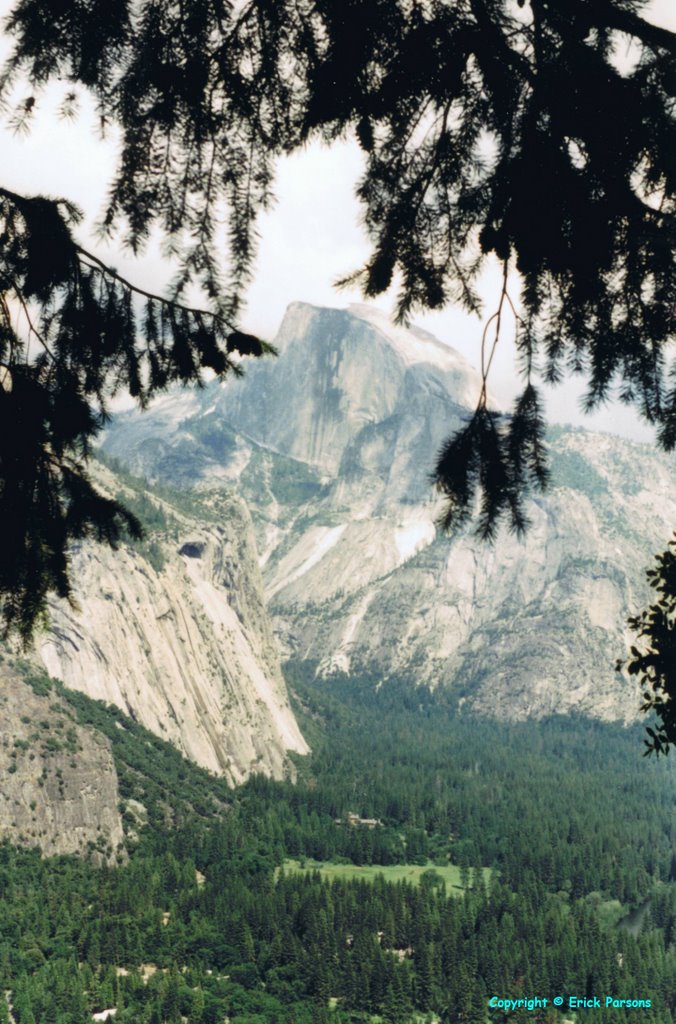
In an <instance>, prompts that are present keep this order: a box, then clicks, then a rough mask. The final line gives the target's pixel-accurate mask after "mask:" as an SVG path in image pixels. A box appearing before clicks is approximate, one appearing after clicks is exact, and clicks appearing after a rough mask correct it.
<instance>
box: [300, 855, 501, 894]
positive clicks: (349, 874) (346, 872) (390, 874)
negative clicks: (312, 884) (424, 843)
mask: <svg viewBox="0 0 676 1024" xmlns="http://www.w3.org/2000/svg"><path fill="white" fill-rule="evenodd" d="M284 871H286V872H287V873H294V874H297V873H298V872H301V873H302V872H306V871H318V872H319V874H320V875H321V876H322V878H326V879H327V880H328V881H332V880H333V879H337V878H341V879H348V880H353V879H363V880H364V881H366V882H373V881H374V879H376V878H378V876H379V875H380V876H382V877H383V878H384V879H385V881H386V882H409V883H410V884H411V885H420V879H421V878H422V877H423V875H426V876H428V877H429V878H430V879H431V880H433V879H434V875H437V876H438V877H439V878H440V879H442V880H443V881H444V883H445V885H446V888H447V889H448V890H450V889H457V890H458V891H462V885H461V884H460V868H459V867H458V866H457V865H456V864H444V865H443V866H438V865H436V864H432V863H429V864H388V865H383V864H333V863H331V862H330V861H324V862H322V861H316V860H310V859H309V858H307V859H305V860H303V861H300V860H292V859H287V860H285V861H284ZM483 873H484V881H485V882H486V884H488V882H489V880H490V876H491V869H490V868H484V869H483Z"/></svg>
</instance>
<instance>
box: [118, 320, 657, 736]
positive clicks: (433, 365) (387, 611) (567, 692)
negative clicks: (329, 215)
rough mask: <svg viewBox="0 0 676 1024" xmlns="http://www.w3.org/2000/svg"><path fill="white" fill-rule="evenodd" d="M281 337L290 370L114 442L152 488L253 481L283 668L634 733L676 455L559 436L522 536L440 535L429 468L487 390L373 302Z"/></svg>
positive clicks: (275, 364) (160, 415)
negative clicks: (647, 610)
mask: <svg viewBox="0 0 676 1024" xmlns="http://www.w3.org/2000/svg"><path fill="white" fill-rule="evenodd" d="M275 341H276V344H277V346H278V348H279V351H280V355H279V358H278V359H277V360H275V361H272V360H271V361H267V362H264V363H263V364H262V365H261V364H257V365H256V366H254V367H252V368H251V369H249V370H248V372H247V375H246V377H245V378H244V380H242V381H237V382H234V383H233V384H230V385H228V386H227V387H225V388H223V387H221V386H219V385H213V386H210V387H208V388H206V389H205V391H204V392H203V393H201V394H200V393H192V394H191V395H190V396H185V395H183V396H172V395H169V396H167V398H166V399H164V400H163V402H162V404H161V405H159V406H158V407H156V408H155V409H154V410H151V411H150V413H148V414H147V415H146V416H145V417H144V419H143V420H141V418H140V417H139V416H137V415H135V414H129V415H126V416H123V417H120V418H119V419H118V421H117V422H116V423H115V424H114V425H113V427H112V429H111V430H110V432H109V434H108V437H107V439H106V447H107V448H108V450H109V451H111V452H112V453H114V454H116V455H118V456H119V457H121V458H123V459H124V460H125V461H126V462H127V463H129V464H130V465H131V466H132V467H133V469H134V470H136V471H140V472H141V473H144V474H146V475H148V476H149V477H150V478H152V479H157V480H165V481H171V482H173V483H175V484H176V483H178V484H181V485H183V486H193V487H196V488H198V489H201V490H211V491H213V492H214V493H215V492H217V491H218V489H219V488H220V487H222V485H223V482H224V481H236V483H237V486H238V487H239V488H240V490H241V492H242V493H243V495H244V496H245V497H246V499H247V502H248V503H249V506H250V508H251V510H252V514H253V518H254V523H255V526H256V532H257V537H258V545H259V550H260V551H261V553H262V558H261V563H262V569H263V576H264V581H265V587H266V592H267V595H268V598H269V601H270V607H271V610H272V611H273V613H274V615H275V623H276V627H277V631H278V635H279V637H280V639H281V641H282V643H283V645H284V647H285V649H286V652H287V653H289V654H293V655H294V656H296V657H300V658H303V659H307V660H312V661H314V662H316V663H317V664H318V670H319V671H320V672H321V673H323V674H327V675H330V674H332V673H335V672H352V673H368V674H371V675H374V676H376V677H378V678H383V677H387V676H392V675H398V676H404V677H406V678H408V679H410V680H411V682H412V683H428V684H431V685H439V684H443V685H449V686H452V687H453V688H454V689H455V691H456V693H457V695H458V699H459V700H460V701H461V702H462V703H463V704H464V705H466V706H467V707H470V708H473V709H475V710H477V711H480V712H483V713H490V714H497V715H500V716H501V717H504V718H512V719H518V718H524V717H527V716H542V715H546V714H551V713H569V712H582V713H589V714H593V715H598V716H601V717H603V718H608V719H624V720H627V719H629V718H632V717H634V716H635V715H636V712H637V709H638V706H639V704H640V698H639V696H638V695H637V692H636V688H635V686H634V684H633V682H631V681H630V680H627V679H622V678H621V677H618V676H617V674H616V673H615V670H614V665H615V661H616V659H617V658H618V657H621V656H622V654H623V653H624V651H625V650H626V639H627V636H626V632H625V622H626V618H627V616H628V615H629V614H631V613H632V612H635V611H636V610H637V608H639V607H641V606H642V604H643V603H644V602H645V600H646V598H647V589H646V585H645V577H644V573H645V568H646V567H647V566H648V565H649V564H650V562H651V560H652V554H653V552H654V551H657V550H659V549H660V548H661V547H663V545H664V544H665V542H666V540H667V539H668V537H669V535H670V533H671V530H672V528H673V524H674V523H676V484H675V483H674V478H673V473H672V462H673V460H672V459H671V458H670V457H669V456H666V455H664V454H660V453H658V452H656V451H654V450H652V449H650V448H649V447H646V446H642V445H638V444H632V443H631V442H628V441H625V440H621V439H619V438H614V437H611V436H608V435H592V434H589V433H586V432H584V431H580V430H572V429H560V428H559V429H555V430H552V432H551V437H550V457H551V462H552V483H551V487H550V489H549V491H548V492H547V493H546V494H544V495H537V496H535V497H534V499H533V500H532V501H531V502H530V507H529V515H530V519H531V527H530V530H529V531H528V532H527V534H526V535H525V537H523V538H520V539H519V538H517V537H515V536H513V535H510V534H509V533H507V532H506V531H504V532H502V533H501V534H500V536H499V537H498V540H497V541H496V543H495V544H494V545H487V544H484V543H483V542H480V541H478V540H477V539H476V538H475V537H474V536H473V535H472V534H471V532H470V531H469V530H468V531H465V532H463V533H461V534H460V535H458V536H455V537H453V538H447V537H443V536H441V535H440V533H439V531H438V529H437V527H436V525H435V523H436V519H437V516H438V513H439V504H438V501H437V499H436V498H435V495H434V494H433V492H432V490H431V487H430V479H429V478H430V472H431V470H432V468H433V464H434V458H435V455H436V452H437V450H438V448H439V446H440V445H441V444H442V442H443V441H444V439H445V438H446V437H448V436H449V435H450V434H452V433H453V431H454V430H456V429H457V428H458V427H459V426H460V425H461V424H462V423H463V422H464V421H465V420H466V418H467V416H468V414H469V412H470V410H471V409H472V408H473V405H474V403H475V400H476V396H477V393H478V388H479V378H478V375H477V373H476V372H475V371H474V370H473V369H472V368H471V367H470V366H469V365H468V364H467V363H466V362H465V361H464V360H463V359H462V357H461V356H459V355H458V354H457V353H456V352H454V351H453V350H452V349H450V348H449V347H447V346H445V345H443V344H441V343H440V342H439V341H437V340H436V339H434V338H432V337H431V336H430V335H429V334H427V333H425V332H422V331H415V330H413V331H408V330H405V329H403V328H398V327H393V326H392V325H391V324H390V323H389V322H388V320H387V318H386V317H384V316H383V315H382V314H380V313H378V312H377V311H373V310H372V309H370V308H369V307H363V306H358V307H351V308H350V309H349V310H326V309H318V308H315V307H312V306H307V305H304V304H301V303H294V304H293V305H292V306H290V307H289V310H288V311H287V315H286V317H285V320H284V323H283V324H282V327H281V329H280V332H279V335H278V337H277V339H276V340H275Z"/></svg>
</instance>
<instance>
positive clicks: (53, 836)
mask: <svg viewBox="0 0 676 1024" xmlns="http://www.w3.org/2000/svg"><path fill="white" fill-rule="evenodd" d="M0 712H1V714H2V724H3V729H2V733H3V738H2V741H1V742H0V778H1V779H2V785H1V786H0V840H3V839H8V840H9V841H10V842H12V843H17V844H21V845H25V846H38V847H40V849H41V850H42V852H43V854H45V855H53V854H64V853H77V854H80V855H89V856H92V857H93V858H94V859H96V860H99V861H106V862H108V863H113V862H114V861H115V860H116V858H117V857H118V856H119V857H124V856H125V852H124V845H123V840H124V835H123V831H122V820H121V818H120V813H119V810H118V804H119V799H120V797H119V793H118V786H117V772H116V770H115V763H114V761H113V755H112V753H111V750H110V743H109V742H108V740H106V738H105V737H103V736H102V735H101V734H100V733H98V732H96V730H94V729H89V728H86V727H83V726H81V725H78V724H77V723H76V722H75V721H74V718H73V714H72V711H71V709H70V708H68V706H67V704H66V703H65V701H63V700H62V699H61V698H59V697H58V695H56V694H54V693H50V694H49V695H48V696H40V695H39V694H37V693H35V692H34V691H33V690H32V689H31V687H30V686H29V685H28V684H27V683H25V682H23V681H22V680H21V679H20V678H19V677H18V676H16V675H15V674H13V673H11V672H8V671H6V670H3V671H2V675H1V677H0Z"/></svg>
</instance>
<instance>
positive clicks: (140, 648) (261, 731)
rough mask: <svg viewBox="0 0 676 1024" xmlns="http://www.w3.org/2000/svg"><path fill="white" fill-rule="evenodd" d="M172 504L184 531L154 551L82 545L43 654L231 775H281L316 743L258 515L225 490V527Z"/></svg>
mask: <svg viewBox="0 0 676 1024" xmlns="http://www.w3.org/2000/svg"><path fill="white" fill-rule="evenodd" d="M103 476H104V477H105V474H103ZM108 476H109V477H110V474H108ZM104 482H105V481H104ZM107 483H108V486H109V488H110V489H113V481H112V480H111V479H108V480H107ZM167 508H169V510H170V511H171V513H172V522H173V523H174V524H175V528H174V536H175V538H176V539H169V538H168V537H167V536H164V538H161V537H155V538H154V539H153V548H152V552H151V553H149V552H148V551H147V549H146V548H144V547H143V546H136V547H131V546H129V547H124V548H122V549H120V550H119V551H116V552H112V551H110V550H109V549H107V548H104V547H102V546H95V545H91V544H82V545H81V546H79V548H78V549H76V550H74V551H73V556H72V577H73V579H74V580H75V581H76V589H75V594H74V596H75V599H76V602H77V605H78V607H77V608H76V609H73V608H72V607H70V606H69V605H68V604H66V603H65V602H54V603H53V604H52V606H51V609H50V629H49V631H48V632H47V633H45V634H44V635H43V636H42V637H41V638H40V639H39V641H38V644H37V648H38V652H39V656H40V658H41V660H42V662H43V664H44V666H45V667H46V669H47V670H48V672H49V673H50V674H51V675H52V676H54V677H56V678H58V679H61V680H62V681H63V682H64V683H65V684H66V685H67V686H69V687H72V688H73V689H76V690H81V691H82V692H84V693H86V694H88V696H90V697H94V698H97V699H100V700H105V701H109V702H111V703H113V704H116V705H117V706H118V707H120V708H122V709H123V710H124V711H125V712H126V713H127V714H129V715H130V716H131V717H132V718H133V719H135V720H136V721H138V722H140V723H141V724H142V725H144V726H146V727H147V728H149V729H151V730H152V731H153V732H155V733H157V734H158V735H160V736H162V738H163V739H166V740H169V741H171V742H172V743H174V744H175V745H176V746H177V747H178V749H179V750H180V751H181V752H182V753H184V754H185V755H186V756H187V757H189V758H192V760H194V761H195V762H197V763H198V764H200V765H202V766H203V767H205V768H208V769H210V770H211V771H214V772H217V773H218V774H222V775H225V776H226V778H227V779H228V780H229V781H231V782H232V783H238V782H241V781H242V780H243V779H245V778H246V777H247V776H248V775H249V773H250V772H252V771H254V770H255V771H260V772H263V773H266V774H269V775H273V776H275V777H281V776H283V775H284V773H285V772H288V771H290V770H291V767H290V764H289V761H288V757H287V755H288V752H289V751H296V752H298V753H306V752H307V750H308V747H307V745H306V743H305V741H304V739H303V737H302V735H301V733H300V730H299V729H298V726H297V724H296V721H295V718H294V716H293V712H292V711H291V708H290V706H289V700H288V695H287V692H286V688H285V684H284V680H283V678H282V675H281V670H280V664H279V656H278V651H277V647H276V644H275V641H274V638H273V635H272V632H271V629H270V625H269V622H268V618H267V613H266V609H265V602H264V597H263V588H262V582H261V577H260V571H259V568H258V562H257V557H256V550H255V544H254V538H253V530H252V526H251V520H250V518H249V515H248V513H247V511H246V508H245V506H244V505H243V503H242V502H241V501H240V500H239V499H237V498H236V497H227V498H223V501H222V504H221V508H222V516H223V525H217V524H211V525H200V524H199V523H197V522H195V521H194V520H192V519H191V518H190V517H188V516H186V515H185V514H184V513H180V512H178V511H177V510H171V508H170V506H167Z"/></svg>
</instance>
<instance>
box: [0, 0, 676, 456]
mask: <svg viewBox="0 0 676 1024" xmlns="http://www.w3.org/2000/svg"><path fill="white" fill-rule="evenodd" d="M11 6H12V4H11V3H10V2H7V0H0V17H2V16H4V15H5V14H6V13H7V12H8V11H9V10H10V9H11ZM646 16H648V17H650V18H651V20H654V21H655V22H658V23H660V24H662V25H664V26H665V27H668V28H671V29H673V30H676V2H675V0H655V2H653V3H652V4H651V5H650V7H649V9H648V11H647V14H646ZM3 44H4V45H3ZM5 47H6V43H5V41H4V40H2V39H0V58H1V57H2V54H3V53H4V52H5ZM62 95H63V90H58V91H57V90H52V89H50V91H49V93H48V94H47V95H46V96H44V97H43V98H42V99H41V100H40V104H39V112H38V115H37V117H36V119H35V123H34V126H33V129H32V131H31V133H30V135H28V136H24V135H21V136H17V135H14V134H12V133H11V132H10V131H9V130H8V129H7V127H6V126H5V125H2V124H0V144H1V145H2V153H3V168H2V175H1V180H2V184H3V185H5V186H6V187H7V188H11V189H15V190H17V191H23V192H25V193H27V194H32V193H36V192H42V193H44V194H47V195H52V196H65V197H67V198H69V199H72V200H73V201H75V202H76V203H77V204H78V205H79V206H80V207H82V208H83V209H84V210H85V213H86V223H85V225H83V227H82V229H81V231H80V237H81V238H82V240H83V241H85V242H87V244H88V245H89V246H93V247H95V250H96V252H97V253H98V255H99V256H101V257H102V258H103V259H107V260H109V261H110V262H113V263H114V265H115V266H116V267H117V268H118V269H119V270H121V271H123V272H124V273H125V274H127V276H129V277H130V278H131V279H133V280H134V281H135V282H137V283H139V284H140V285H142V286H143V287H145V288H154V289H158V290H161V289H162V288H163V286H164V285H165V283H166V281H167V280H168V279H169V278H170V276H171V272H170V271H168V268H167V265H166V263H165V262H164V261H163V260H162V259H161V258H160V256H159V252H158V248H157V246H154V247H150V249H149V252H148V253H147V254H146V255H145V257H144V258H142V259H140V260H130V259H128V258H126V257H125V256H124V255H123V254H121V253H120V252H119V250H118V249H116V248H115V247H114V246H108V245H104V244H102V243H101V242H100V241H98V240H96V241H94V240H92V237H91V231H92V228H93V225H94V223H95V220H96V217H97V215H99V214H100V213H101V210H102V207H103V204H104V200H105V194H106V187H107V184H108V183H109V181H110V177H111V170H112V167H113V164H114V157H115V139H114V137H113V136H111V137H110V138H108V139H106V140H105V141H103V142H102V141H101V140H100V138H99V137H98V134H97V131H96V119H95V117H94V115H93V112H92V110H91V109H87V107H86V106H84V107H83V109H82V112H81V114H80V117H79V118H78V120H77V121H76V122H74V123H73V122H66V121H62V120H59V119H58V118H57V117H56V116H55V108H56V107H57V106H58V103H59V102H60V98H61V97H62ZM362 166H363V157H362V153H361V151H360V150H359V148H358V146H357V145H356V144H355V143H352V142H343V143H340V144H336V145H334V146H332V147H331V148H330V149H329V148H327V147H322V146H319V145H313V146H310V147H308V148H307V149H306V150H305V151H303V152H302V153H298V154H296V155H294V156H292V157H289V158H287V159H285V160H283V161H281V162H280V165H279V170H278V178H277V186H276V195H277V202H276V204H275V207H274V209H273V210H272V211H270V212H269V213H268V214H266V215H265V216H264V217H263V218H262V219H261V221H260V236H261V246H260V254H259V259H258V269H257V274H256V278H255V281H254V283H253V285H252V286H251V288H250V291H249V295H248V311H247V314H246V316H245V318H244V326H245V328H246V329H248V330H251V331H253V332H257V333H260V334H262V335H263V336H264V337H267V338H273V337H274V334H275V332H276V330H277V328H278V326H279V323H280V321H281V319H282V316H283V314H284V310H285V308H286V306H287V305H288V304H289V302H292V301H295V300H302V301H305V302H310V303H313V304H315V305H327V306H345V305H347V304H349V303H350V302H357V301H360V300H361V296H360V295H359V293H358V292H356V291H352V292H345V291H336V290H335V289H334V288H333V282H334V281H335V280H336V279H337V278H339V277H341V276H343V275H344V274H346V273H348V272H350V271H352V270H354V269H356V268H358V267H359V266H361V265H362V264H363V263H364V261H365V259H366V257H367V255H368V252H369V246H368V241H367V239H366V236H365V233H364V231H363V229H362V228H361V226H360V211H359V207H358V204H357V202H356V200H355V199H354V187H355V183H356V181H357V180H358V178H359V176H360V174H361V170H362ZM498 283H499V273H498V271H497V269H496V270H494V271H493V272H491V271H489V272H488V273H487V274H486V275H485V278H484V280H483V281H482V293H483V295H484V297H485V304H486V305H485V308H486V314H487V315H489V314H490V312H491V311H492V305H491V297H492V296H495V295H496V293H497V289H498ZM515 290H516V289H515ZM378 305H379V306H380V307H381V308H383V309H385V310H388V311H389V310H391V309H392V308H393V305H394V297H393V295H392V294H388V295H387V296H383V297H382V298H381V299H380V300H379V302H378ZM415 322H416V323H419V324H420V325H421V326H424V327H425V328H426V329H427V330H429V331H431V332H432V333H434V334H435V335H436V336H437V337H438V338H439V339H440V340H442V341H444V342H446V343H448V344H450V345H452V346H453V347H454V348H457V349H459V350H460V351H461V352H462V353H463V354H464V355H465V356H466V357H467V358H468V359H469V360H470V362H472V363H473V364H474V365H477V364H478V359H479V354H478V349H479V341H480V338H481V331H482V324H481V321H480V320H479V319H478V318H475V317H473V316H469V315H466V314H464V313H462V312H461V311H459V310H456V309H453V308H447V309H445V310H444V311H442V312H440V313H430V314H426V315H422V316H416V317H415ZM513 357H514V352H513V347H512V345H511V343H510V342H509V340H508V339H507V338H505V339H504V340H503V341H502V342H501V345H500V348H499V350H498V353H497V355H496V359H495V361H494V366H493V370H492V373H491V390H492V392H493V394H495V395H496V397H497V398H498V399H499V400H500V401H501V403H507V402H508V401H509V399H510V398H511V397H512V396H513V395H514V394H515V392H516V390H517V389H518V387H519V383H518V378H517V376H516V371H515V367H514V358H513ZM582 390H583V388H582V385H581V384H580V383H579V382H571V383H567V384H564V385H562V386H560V387H558V388H556V389H550V391H549V393H548V416H549V418H550V420H552V421H553V422H573V423H578V424H583V425H585V426H588V427H590V428H593V429H600V430H611V431H613V432H617V433H621V434H624V435H626V436H630V437H633V438H636V439H642V440H652V437H653V433H652V431H651V429H650V428H648V427H646V426H645V425H643V424H640V423H639V422H638V419H637V417H636V416H635V415H634V414H633V413H632V412H630V411H629V410H628V409H627V408H626V407H623V406H619V405H616V406H610V407H607V408H606V409H604V410H602V411H601V412H599V413H597V414H595V415H594V416H593V417H590V416H586V417H585V416H584V415H583V414H582V413H581V412H580V409H579V400H580V395H581V392H582Z"/></svg>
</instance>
